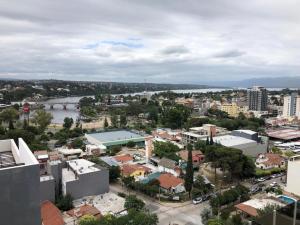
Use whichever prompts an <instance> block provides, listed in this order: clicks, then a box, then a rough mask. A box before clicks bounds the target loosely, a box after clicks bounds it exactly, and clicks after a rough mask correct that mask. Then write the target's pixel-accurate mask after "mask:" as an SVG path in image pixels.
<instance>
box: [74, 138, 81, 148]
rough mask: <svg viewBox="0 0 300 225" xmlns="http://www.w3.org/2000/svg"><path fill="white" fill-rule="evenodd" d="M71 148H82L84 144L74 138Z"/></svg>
mask: <svg viewBox="0 0 300 225" xmlns="http://www.w3.org/2000/svg"><path fill="white" fill-rule="evenodd" d="M71 145H72V147H73V148H82V147H83V146H84V142H83V140H82V139H81V138H76V139H74V141H72V143H71Z"/></svg>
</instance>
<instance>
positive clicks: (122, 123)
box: [120, 113, 127, 127]
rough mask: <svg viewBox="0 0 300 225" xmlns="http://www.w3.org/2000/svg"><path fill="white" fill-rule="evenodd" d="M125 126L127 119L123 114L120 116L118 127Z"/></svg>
mask: <svg viewBox="0 0 300 225" xmlns="http://www.w3.org/2000/svg"><path fill="white" fill-rule="evenodd" d="M126 125H127V117H126V115H125V114H124V113H123V114H121V115H120V126H121V127H126Z"/></svg>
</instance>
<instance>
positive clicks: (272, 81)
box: [215, 77, 300, 88]
mask: <svg viewBox="0 0 300 225" xmlns="http://www.w3.org/2000/svg"><path fill="white" fill-rule="evenodd" d="M215 85H222V86H228V87H245V88H246V87H251V86H255V85H259V86H264V87H268V88H300V77H273V78H272V77H262V78H252V79H246V80H241V81H224V82H221V81H220V82H218V83H215Z"/></svg>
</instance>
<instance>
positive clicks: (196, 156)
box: [178, 150, 204, 168]
mask: <svg viewBox="0 0 300 225" xmlns="http://www.w3.org/2000/svg"><path fill="white" fill-rule="evenodd" d="M178 156H179V157H180V158H181V159H182V160H184V161H185V162H187V161H188V151H187V150H182V151H180V152H178ZM192 160H193V166H194V168H196V167H199V165H200V164H201V163H202V162H203V161H204V154H203V153H202V152H201V151H200V150H194V151H192Z"/></svg>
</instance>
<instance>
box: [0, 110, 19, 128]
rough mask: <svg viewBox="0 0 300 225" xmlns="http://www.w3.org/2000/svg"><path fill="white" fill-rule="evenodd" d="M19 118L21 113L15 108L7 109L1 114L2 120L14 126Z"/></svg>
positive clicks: (0, 118)
mask: <svg viewBox="0 0 300 225" xmlns="http://www.w3.org/2000/svg"><path fill="white" fill-rule="evenodd" d="M18 118H19V112H18V111H17V110H16V109H15V108H13V107H10V108H6V109H4V110H2V112H1V113H0V120H1V121H4V122H6V123H9V124H13V122H14V121H15V120H17V119H18ZM10 126H11V125H10Z"/></svg>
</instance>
